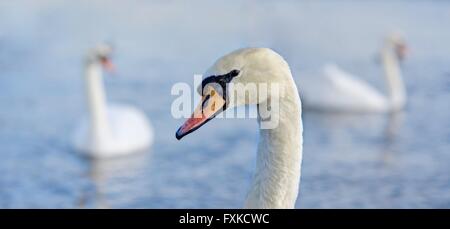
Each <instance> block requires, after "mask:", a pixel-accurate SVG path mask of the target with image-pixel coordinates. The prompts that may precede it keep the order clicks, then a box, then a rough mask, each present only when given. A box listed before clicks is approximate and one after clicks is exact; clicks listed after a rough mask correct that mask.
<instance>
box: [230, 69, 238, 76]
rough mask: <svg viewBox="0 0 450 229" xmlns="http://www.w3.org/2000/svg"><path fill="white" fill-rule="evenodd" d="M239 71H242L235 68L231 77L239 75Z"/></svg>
mask: <svg viewBox="0 0 450 229" xmlns="http://www.w3.org/2000/svg"><path fill="white" fill-rule="evenodd" d="M239 72H240V71H239V70H236V69H234V70H232V71H231V72H230V75H231V77H236V76H238V75H239Z"/></svg>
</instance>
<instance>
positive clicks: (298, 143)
mask: <svg viewBox="0 0 450 229" xmlns="http://www.w3.org/2000/svg"><path fill="white" fill-rule="evenodd" d="M287 78H288V79H287V80H286V83H285V84H286V85H285V88H284V97H283V98H281V99H280V105H279V109H280V110H279V112H275V113H277V114H278V115H279V123H278V126H277V127H276V128H274V129H261V121H262V120H261V118H260V117H258V122H259V124H260V136H259V144H258V153H257V162H256V172H255V176H254V180H253V182H252V186H251V188H250V191H249V193H248V196H247V200H246V203H245V207H246V208H294V207H295V201H296V199H297V195H298V189H299V185H300V168H301V161H302V144H303V136H302V132H303V126H302V121H301V102H300V98H299V95H298V91H297V87H296V85H295V83H294V80H293V79H292V76H291V75H290V72H289V77H287ZM269 100H270V99H269ZM264 106H265V104H260V105H259V106H258V113H259V112H260V110H259V109H261V107H264ZM272 115H275V116H276V114H272ZM273 117H274V116H272V118H273Z"/></svg>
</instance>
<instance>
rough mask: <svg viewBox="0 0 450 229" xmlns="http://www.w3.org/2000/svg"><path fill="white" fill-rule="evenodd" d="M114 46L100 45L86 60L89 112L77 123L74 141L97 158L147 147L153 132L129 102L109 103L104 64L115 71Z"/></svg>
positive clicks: (142, 115)
mask: <svg viewBox="0 0 450 229" xmlns="http://www.w3.org/2000/svg"><path fill="white" fill-rule="evenodd" d="M111 54H112V48H111V46H109V45H107V44H100V45H97V46H96V47H95V48H93V49H92V50H90V51H89V52H88V55H87V57H86V59H85V77H84V79H85V86H86V98H87V105H88V106H87V108H88V114H87V116H86V117H85V118H83V119H82V120H81V121H80V123H79V125H78V126H77V128H76V130H75V133H74V137H73V138H74V140H73V144H74V146H75V149H77V150H78V151H79V152H81V153H82V154H85V155H87V156H90V157H94V158H101V157H115V156H122V155H127V154H130V153H134V152H138V151H142V150H145V149H146V148H148V147H149V146H150V144H151V143H152V141H153V132H152V127H151V125H150V122H149V120H147V118H146V116H145V114H144V113H143V112H141V111H140V110H138V109H137V108H135V107H133V106H129V105H121V104H107V102H106V96H105V90H104V86H103V78H102V67H103V68H105V70H112V69H113V65H112V63H111V61H110V56H111Z"/></svg>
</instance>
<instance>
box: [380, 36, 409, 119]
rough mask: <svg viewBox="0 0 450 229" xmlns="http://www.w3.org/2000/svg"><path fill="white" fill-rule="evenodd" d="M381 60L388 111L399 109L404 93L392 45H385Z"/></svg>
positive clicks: (401, 105) (403, 102)
mask: <svg viewBox="0 0 450 229" xmlns="http://www.w3.org/2000/svg"><path fill="white" fill-rule="evenodd" d="M381 58H382V62H383V68H384V73H385V78H386V87H387V89H388V98H389V105H390V109H391V110H398V109H401V108H402V107H403V106H404V105H405V102H406V92H405V86H404V83H403V79H402V75H401V69H400V65H399V62H398V57H397V55H396V54H395V52H394V48H393V47H392V45H386V46H385V47H384V48H383V50H382V52H381Z"/></svg>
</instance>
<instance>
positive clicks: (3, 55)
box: [0, 0, 450, 208]
mask: <svg viewBox="0 0 450 229" xmlns="http://www.w3.org/2000/svg"><path fill="white" fill-rule="evenodd" d="M449 24H450V2H443V1H372V2H371V1H364V2H360V1H339V2H338V1H333V2H328V1H304V2H297V1H282V2H281V1H226V2H220V3H219V2H213V1H206V0H205V1H189V2H188V1H152V2H150V1H126V2H122V3H118V2H115V3H112V2H111V1H87V0H86V1H51V0H42V1H31V0H30V1H23V0H18V1H6V0H3V1H0V156H1V159H0V207H1V208H25V207H31V208H84V207H86V208H96V207H112V208H239V207H242V203H243V201H244V199H245V194H246V191H247V189H248V186H249V181H250V179H251V177H252V172H253V169H254V161H255V151H256V140H257V125H256V122H255V121H254V120H240V119H231V120H230V119H227V120H225V119H218V120H213V121H211V122H210V123H208V125H206V126H204V127H202V128H201V129H199V130H198V131H196V132H195V133H194V134H191V135H189V137H187V138H186V139H183V140H182V141H177V140H176V139H175V137H174V133H175V130H176V129H177V127H178V126H179V125H180V124H181V123H182V122H183V120H177V119H174V118H172V116H171V114H170V105H171V103H172V101H173V100H174V99H175V97H174V96H172V95H171V94H170V89H171V87H172V85H173V84H174V83H177V82H187V83H190V84H192V76H193V74H195V73H202V72H204V70H205V69H206V68H207V67H209V65H211V64H212V63H213V61H214V60H215V59H216V58H218V57H219V56H221V55H223V54H225V53H227V52H229V51H232V50H234V49H237V48H241V47H247V46H266V47H271V48H273V49H275V50H277V51H278V52H279V53H281V54H282V55H283V56H284V57H285V58H286V59H287V61H288V62H289V63H290V65H291V68H292V71H293V74H294V77H295V76H296V75H299V74H300V72H302V70H309V69H312V70H314V69H318V68H319V67H320V66H321V65H322V64H323V63H325V62H328V61H334V62H336V63H338V64H339V65H341V66H342V67H343V68H345V69H346V70H348V71H350V72H353V73H354V74H357V75H359V76H361V78H363V79H364V80H367V81H369V82H370V83H371V84H374V85H375V86H376V87H377V88H380V89H383V86H384V84H383V81H382V78H381V77H380V76H381V74H382V73H381V71H380V69H379V65H378V64H377V63H376V61H375V59H376V58H375V56H376V53H377V52H376V51H377V49H378V48H379V47H380V44H381V38H382V37H383V36H384V35H385V34H386V33H387V32H389V31H392V30H401V31H403V32H404V34H405V36H406V40H407V41H408V43H409V46H410V48H411V53H410V56H409V57H408V59H407V60H406V61H405V62H404V63H403V71H404V72H403V73H404V78H405V81H406V88H407V91H408V99H409V100H408V106H407V108H406V110H405V111H404V112H402V113H399V114H396V115H364V116H361V115H359V116H358V115H344V114H320V113H312V112H306V111H305V112H304V114H303V121H304V128H305V131H304V157H303V159H304V160H303V168H302V180H301V187H300V196H299V200H298V201H297V207H298V208H450V166H449V164H450V106H449V104H450V103H449V101H450V45H449V43H448V41H450V30H449V29H448V28H449V27H448V25H449ZM103 40H108V41H111V42H113V43H114V46H115V48H116V49H115V50H116V53H115V57H114V61H115V63H116V65H117V73H116V74H115V75H113V76H111V77H107V78H106V87H107V93H108V99H109V100H110V101H115V102H117V101H118V102H124V103H129V104H133V105H135V106H138V107H139V108H141V109H142V110H144V111H145V113H146V114H147V115H148V117H149V118H150V119H151V121H152V123H153V126H154V128H155V130H156V139H155V144H154V145H153V146H152V147H151V149H150V150H148V151H147V152H144V153H142V154H137V155H134V156H132V157H127V158H119V159H114V160H104V161H90V160H88V159H86V158H83V157H80V156H78V155H77V154H76V152H74V151H73V149H72V148H71V145H70V140H71V139H70V136H71V133H72V131H73V129H74V127H75V126H76V124H77V121H78V119H79V117H80V116H81V115H82V114H83V113H84V112H85V104H84V102H85V101H84V97H83V81H82V68H81V66H82V56H83V55H84V54H85V52H86V50H87V49H88V48H89V47H91V46H93V45H94V44H95V43H97V42H99V41H103ZM298 84H299V87H301V82H300V81H298ZM217 130H220V131H217Z"/></svg>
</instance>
